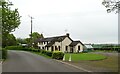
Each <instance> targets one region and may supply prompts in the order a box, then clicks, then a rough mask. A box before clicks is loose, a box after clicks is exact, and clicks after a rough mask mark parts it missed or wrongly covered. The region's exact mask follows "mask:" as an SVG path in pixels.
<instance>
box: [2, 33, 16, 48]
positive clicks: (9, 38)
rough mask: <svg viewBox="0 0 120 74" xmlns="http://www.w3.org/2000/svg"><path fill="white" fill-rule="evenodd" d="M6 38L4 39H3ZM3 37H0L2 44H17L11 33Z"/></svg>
mask: <svg viewBox="0 0 120 74" xmlns="http://www.w3.org/2000/svg"><path fill="white" fill-rule="evenodd" d="M4 39H6V40H4ZM4 39H2V41H3V42H4V43H2V46H4V47H5V46H12V45H17V42H16V37H15V36H14V35H13V34H7V35H6V36H5V37H4Z"/></svg>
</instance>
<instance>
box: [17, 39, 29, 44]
mask: <svg viewBox="0 0 120 74" xmlns="http://www.w3.org/2000/svg"><path fill="white" fill-rule="evenodd" d="M17 44H27V41H26V39H22V38H17Z"/></svg>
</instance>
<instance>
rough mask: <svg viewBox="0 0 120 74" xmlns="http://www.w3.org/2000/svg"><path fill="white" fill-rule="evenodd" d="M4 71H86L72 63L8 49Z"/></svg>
mask: <svg viewBox="0 0 120 74" xmlns="http://www.w3.org/2000/svg"><path fill="white" fill-rule="evenodd" d="M2 70H3V72H84V71H83V70H80V69H77V68H75V67H72V66H70V65H67V64H64V63H61V62H58V61H56V60H53V59H48V58H45V57H42V56H39V55H36V54H33V53H30V52H25V51H8V59H7V60H6V61H5V62H4V63H3V66H2Z"/></svg>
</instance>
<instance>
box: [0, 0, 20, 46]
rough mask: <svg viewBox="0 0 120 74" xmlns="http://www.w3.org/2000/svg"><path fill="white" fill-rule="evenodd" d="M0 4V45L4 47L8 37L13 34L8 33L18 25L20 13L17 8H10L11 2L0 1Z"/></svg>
mask: <svg viewBox="0 0 120 74" xmlns="http://www.w3.org/2000/svg"><path fill="white" fill-rule="evenodd" d="M0 4H1V5H2V7H1V8H0V12H2V13H1V14H2V16H0V18H2V26H0V27H1V28H2V46H3V47H5V46H7V45H8V44H7V43H8V42H9V41H8V40H10V39H9V37H12V36H14V35H11V34H10V33H11V32H14V31H15V29H16V28H18V26H19V25H20V15H19V12H18V9H14V10H12V9H11V7H10V6H12V5H13V4H12V3H11V2H0ZM9 35H10V36H9Z"/></svg>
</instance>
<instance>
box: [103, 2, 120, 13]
mask: <svg viewBox="0 0 120 74" xmlns="http://www.w3.org/2000/svg"><path fill="white" fill-rule="evenodd" d="M102 4H103V5H104V6H105V7H106V8H107V12H108V13H110V12H112V11H115V13H119V12H120V1H119V0H103V2H102Z"/></svg>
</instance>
